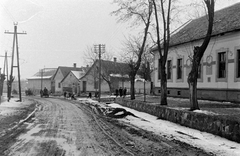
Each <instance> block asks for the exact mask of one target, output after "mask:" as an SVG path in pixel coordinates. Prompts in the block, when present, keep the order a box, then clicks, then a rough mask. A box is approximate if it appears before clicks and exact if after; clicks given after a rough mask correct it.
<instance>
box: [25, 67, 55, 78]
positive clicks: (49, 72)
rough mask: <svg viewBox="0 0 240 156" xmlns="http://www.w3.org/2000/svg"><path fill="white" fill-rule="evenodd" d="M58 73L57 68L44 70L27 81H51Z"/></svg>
mask: <svg viewBox="0 0 240 156" xmlns="http://www.w3.org/2000/svg"><path fill="white" fill-rule="evenodd" d="M56 71H57V69H56V68H44V69H42V70H40V71H39V72H37V73H36V74H34V75H33V76H31V77H29V78H27V79H50V78H52V77H53V75H54V74H55V72H56Z"/></svg>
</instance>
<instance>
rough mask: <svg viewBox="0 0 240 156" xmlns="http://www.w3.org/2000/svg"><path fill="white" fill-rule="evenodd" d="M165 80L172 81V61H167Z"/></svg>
mask: <svg viewBox="0 0 240 156" xmlns="http://www.w3.org/2000/svg"><path fill="white" fill-rule="evenodd" d="M167 79H168V80H169V79H172V60H168V61H167Z"/></svg>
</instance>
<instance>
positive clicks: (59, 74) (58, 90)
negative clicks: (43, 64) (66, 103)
mask: <svg viewBox="0 0 240 156" xmlns="http://www.w3.org/2000/svg"><path fill="white" fill-rule="evenodd" d="M82 70H83V68H79V67H77V66H76V63H74V64H73V67H64V66H59V67H58V68H57V71H56V72H55V74H54V76H53V79H52V85H51V88H52V93H54V94H62V92H63V90H62V89H63V88H62V83H61V82H62V80H63V79H64V78H65V77H66V76H67V75H68V74H69V72H71V71H82Z"/></svg>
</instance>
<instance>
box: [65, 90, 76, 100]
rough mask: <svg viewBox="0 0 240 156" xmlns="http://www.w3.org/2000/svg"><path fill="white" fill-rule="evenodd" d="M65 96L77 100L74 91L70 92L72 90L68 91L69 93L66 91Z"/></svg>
mask: <svg viewBox="0 0 240 156" xmlns="http://www.w3.org/2000/svg"><path fill="white" fill-rule="evenodd" d="M63 96H64V98H65V99H68V98H70V99H71V100H76V98H75V95H74V94H72V93H70V92H68V93H67V92H64V93H63Z"/></svg>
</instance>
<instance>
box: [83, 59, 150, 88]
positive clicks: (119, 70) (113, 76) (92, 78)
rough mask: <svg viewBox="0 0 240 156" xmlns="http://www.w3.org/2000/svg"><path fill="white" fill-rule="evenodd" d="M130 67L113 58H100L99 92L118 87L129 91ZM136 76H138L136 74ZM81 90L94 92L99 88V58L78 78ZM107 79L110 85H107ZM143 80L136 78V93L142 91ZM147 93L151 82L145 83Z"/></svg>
mask: <svg viewBox="0 0 240 156" xmlns="http://www.w3.org/2000/svg"><path fill="white" fill-rule="evenodd" d="M129 72H130V67H129V65H128V64H127V63H123V62H117V59H116V58H114V60H113V61H109V60H101V92H112V93H113V92H114V91H115V90H116V89H119V88H120V87H122V88H126V89H127V90H128V91H130V79H129ZM136 77H138V76H136ZM80 81H81V82H80V88H81V92H96V91H98V88H99V84H98V82H99V60H96V61H95V62H94V63H93V65H92V66H91V67H90V69H89V70H88V72H87V73H86V74H85V75H84V76H83V77H82V78H80ZM107 81H109V82H110V83H111V84H110V85H111V87H110V86H109V83H108V82H107ZM143 88H144V84H143V81H139V80H137V79H136V81H135V90H136V93H143V92H144V91H143ZM146 88H147V93H150V88H151V82H147V84H146Z"/></svg>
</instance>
